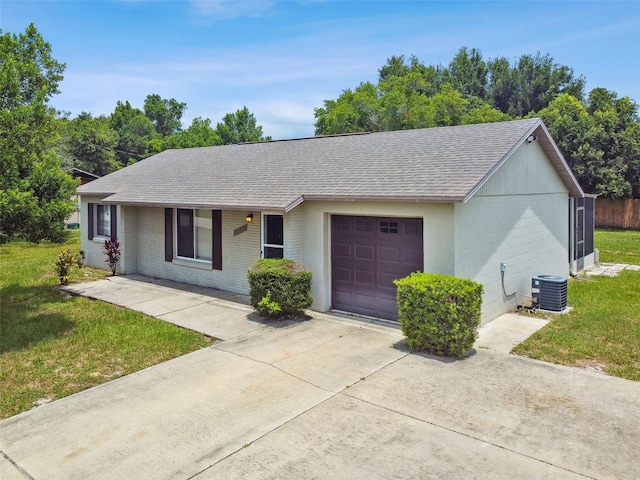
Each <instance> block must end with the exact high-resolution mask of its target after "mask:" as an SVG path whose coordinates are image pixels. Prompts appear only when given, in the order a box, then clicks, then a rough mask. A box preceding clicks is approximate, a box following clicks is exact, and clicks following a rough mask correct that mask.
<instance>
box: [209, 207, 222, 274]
mask: <svg viewBox="0 0 640 480" xmlns="http://www.w3.org/2000/svg"><path fill="white" fill-rule="evenodd" d="M211 231H212V235H213V238H212V239H211V240H212V252H211V253H212V256H211V268H212V269H213V270H222V210H211Z"/></svg>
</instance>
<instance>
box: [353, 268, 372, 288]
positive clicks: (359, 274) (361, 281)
mask: <svg viewBox="0 0 640 480" xmlns="http://www.w3.org/2000/svg"><path fill="white" fill-rule="evenodd" d="M355 273H356V278H355V281H354V283H355V284H356V285H362V286H366V287H373V286H375V284H376V275H375V273H374V272H371V271H366V270H356V272H355Z"/></svg>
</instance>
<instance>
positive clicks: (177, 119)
mask: <svg viewBox="0 0 640 480" xmlns="http://www.w3.org/2000/svg"><path fill="white" fill-rule="evenodd" d="M186 109H187V104H186V103H183V102H178V101H177V100H176V99H175V98H171V99H169V100H167V99H166V98H162V97H160V95H158V94H153V95H147V98H146V99H145V101H144V114H145V115H146V116H147V118H148V119H149V120H151V123H152V124H153V128H155V130H156V132H157V133H158V134H160V135H161V136H163V137H166V136H169V135H171V134H172V133H175V132H177V131H179V130H180V129H181V128H182V123H181V119H182V115H183V114H184V111H185V110H186Z"/></svg>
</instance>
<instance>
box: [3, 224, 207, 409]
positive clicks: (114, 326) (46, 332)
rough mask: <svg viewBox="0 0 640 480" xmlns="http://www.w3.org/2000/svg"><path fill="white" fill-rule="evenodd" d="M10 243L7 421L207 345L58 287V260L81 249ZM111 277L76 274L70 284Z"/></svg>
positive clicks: (75, 243) (6, 252)
mask: <svg viewBox="0 0 640 480" xmlns="http://www.w3.org/2000/svg"><path fill="white" fill-rule="evenodd" d="M79 238H80V237H79V233H78V232H77V231H74V232H71V235H70V238H69V241H68V242H67V244H65V245H55V244H50V243H43V244H40V245H31V244H28V243H26V242H11V243H9V244H7V245H2V246H0V391H1V392H2V393H1V395H0V418H6V417H10V416H12V415H15V414H17V413H20V412H22V411H25V410H29V409H30V408H32V407H34V405H37V404H38V403H46V402H48V401H51V400H55V399H57V398H61V397H65V396H67V395H71V394H73V393H76V392H79V391H81V390H84V389H87V388H90V387H93V386H95V385H99V384H101V383H105V382H107V381H109V380H112V379H114V378H117V377H121V376H123V375H127V374H129V373H132V372H135V371H137V370H141V369H143V368H146V367H149V366H151V365H155V364H157V363H160V362H163V361H166V360H169V359H171V358H174V357H177V356H180V355H183V354H185V353H188V352H191V351H194V350H197V349H199V348H202V347H205V346H207V345H209V344H210V343H211V340H210V339H208V338H206V337H205V336H203V335H201V334H198V333H195V332H191V331H188V330H184V329H181V328H178V327H176V326H174V325H171V324H168V323H165V322H162V321H160V320H156V319H154V318H151V317H149V316H146V315H144V314H142V313H139V312H134V311H132V310H127V309H124V308H120V307H117V306H114V305H111V304H108V303H104V302H100V301H92V300H88V299H86V298H83V297H73V296H70V295H69V294H67V293H65V292H62V291H61V290H59V289H58V288H56V285H57V284H58V278H57V276H56V274H55V270H54V262H55V260H56V259H57V257H58V254H59V253H60V252H61V251H62V250H63V249H64V250H66V249H67V248H71V249H72V250H73V252H74V253H75V252H77V251H78V250H79V249H80V241H79ZM106 275H107V272H105V271H102V270H94V269H89V268H83V269H82V270H80V269H78V268H74V269H73V273H72V275H71V277H70V283H75V282H78V281H85V280H94V279H99V278H102V277H105V276H106Z"/></svg>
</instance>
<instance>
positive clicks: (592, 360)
mask: <svg viewBox="0 0 640 480" xmlns="http://www.w3.org/2000/svg"><path fill="white" fill-rule="evenodd" d="M596 248H598V249H600V261H601V262H605V263H631V264H640V232H634V231H622V230H619V231H615V230H597V231H596ZM568 302H569V305H570V306H573V307H574V310H573V311H572V312H571V313H570V314H568V315H558V316H556V317H554V319H553V321H552V322H550V323H549V324H548V325H547V326H546V327H545V328H543V329H542V330H540V331H539V332H537V333H536V334H534V335H533V336H531V337H530V338H529V339H528V340H526V341H525V342H524V343H522V344H520V345H518V346H517V347H516V348H515V349H514V350H513V351H514V353H517V354H519V355H526V356H528V357H531V358H536V359H539V360H544V361H548V362H553V363H559V364H562V365H569V366H580V367H592V368H595V369H598V370H603V371H604V372H606V373H608V374H609V375H614V376H617V377H622V378H627V379H629V380H636V381H640V272H634V271H628V270H625V271H623V272H622V273H620V275H619V276H617V277H580V278H578V279H572V280H571V281H570V282H569V299H568Z"/></svg>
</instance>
